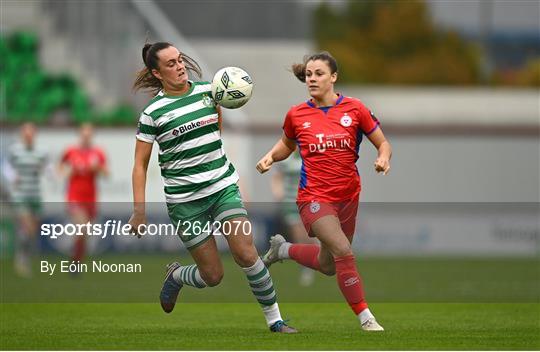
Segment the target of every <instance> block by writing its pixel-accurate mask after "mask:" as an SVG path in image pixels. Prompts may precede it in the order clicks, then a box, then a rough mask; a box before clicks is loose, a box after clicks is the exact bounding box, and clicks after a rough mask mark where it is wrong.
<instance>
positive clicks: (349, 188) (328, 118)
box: [283, 95, 379, 202]
mask: <svg viewBox="0 0 540 352" xmlns="http://www.w3.org/2000/svg"><path fill="white" fill-rule="evenodd" d="M378 125H379V121H378V120H377V118H376V117H375V115H373V113H372V112H371V111H370V110H369V109H368V108H366V107H365V106H364V104H362V103H361V102H360V101H359V100H358V99H354V98H350V97H344V96H343V95H340V96H339V98H338V99H337V101H336V104H335V105H334V106H331V107H322V108H317V107H316V106H315V105H314V104H313V103H312V102H311V101H307V102H305V103H302V104H299V105H296V106H293V107H292V108H291V109H290V110H289V112H288V113H287V116H286V117H285V122H284V124H283V131H284V132H285V135H286V136H287V137H288V138H290V139H294V140H295V141H296V143H297V145H298V147H299V148H300V155H301V156H302V169H301V174H300V183H299V186H298V198H297V200H298V201H300V202H306V201H312V200H316V201H326V202H337V201H343V200H347V199H351V198H353V197H355V196H356V195H357V194H358V193H359V192H360V175H359V174H358V169H357V167H356V160H358V151H359V148H360V143H361V142H362V136H363V135H369V134H370V133H372V132H373V131H375V130H376V129H377V127H378Z"/></svg>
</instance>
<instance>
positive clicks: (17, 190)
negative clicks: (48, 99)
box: [8, 122, 48, 277]
mask: <svg viewBox="0 0 540 352" xmlns="http://www.w3.org/2000/svg"><path fill="white" fill-rule="evenodd" d="M35 137H36V126H35V125H34V124H33V123H29V122H27V123H25V124H23V125H22V127H21V140H20V142H19V143H16V144H14V145H13V146H12V147H11V148H10V149H9V152H8V162H9V166H10V167H11V169H12V170H13V171H14V179H13V184H12V187H11V199H12V201H13V204H14V205H15V207H14V208H15V212H16V216H17V223H18V229H17V238H16V241H15V243H16V246H15V258H14V259H15V262H14V268H15V271H16V272H17V274H19V275H20V276H23V277H29V276H30V275H31V273H32V270H31V256H32V252H33V251H34V250H35V247H36V245H37V242H36V241H37V238H36V236H37V231H38V227H39V223H40V214H41V186H40V185H41V182H40V181H41V176H42V175H43V172H44V170H45V168H46V166H47V163H48V157H47V153H46V152H45V151H44V150H42V149H40V148H38V147H37V146H36V143H35V139H36V138H35Z"/></svg>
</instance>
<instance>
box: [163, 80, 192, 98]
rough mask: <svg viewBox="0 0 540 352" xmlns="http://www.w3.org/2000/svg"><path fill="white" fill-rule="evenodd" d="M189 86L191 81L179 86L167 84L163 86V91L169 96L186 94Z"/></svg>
mask: <svg viewBox="0 0 540 352" xmlns="http://www.w3.org/2000/svg"><path fill="white" fill-rule="evenodd" d="M189 88H191V83H189V82H188V83H186V84H185V85H183V86H180V87H171V86H167V87H163V93H164V94H165V95H169V96H179V95H184V94H186V92H187V91H188V90H189Z"/></svg>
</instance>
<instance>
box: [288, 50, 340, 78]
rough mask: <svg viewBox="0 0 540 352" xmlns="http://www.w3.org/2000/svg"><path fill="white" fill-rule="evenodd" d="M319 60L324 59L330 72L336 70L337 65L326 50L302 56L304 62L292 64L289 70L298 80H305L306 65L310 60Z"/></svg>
mask: <svg viewBox="0 0 540 352" xmlns="http://www.w3.org/2000/svg"><path fill="white" fill-rule="evenodd" d="M315 60H321V61H325V62H326V63H327V64H328V67H329V68H330V73H331V74H333V73H336V72H338V65H337V61H336V59H334V57H333V56H332V54H330V53H329V52H328V51H322V52H320V53H318V54H313V55H306V56H304V62H303V63H301V64H293V65H292V66H291V70H292V72H293V74H294V75H295V76H296V78H298V80H300V82H303V83H305V82H306V65H307V63H308V62H310V61H315Z"/></svg>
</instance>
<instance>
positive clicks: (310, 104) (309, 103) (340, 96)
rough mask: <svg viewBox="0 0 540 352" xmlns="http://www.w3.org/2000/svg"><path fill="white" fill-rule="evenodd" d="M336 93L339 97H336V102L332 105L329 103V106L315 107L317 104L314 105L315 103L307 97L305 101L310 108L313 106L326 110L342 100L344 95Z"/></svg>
mask: <svg viewBox="0 0 540 352" xmlns="http://www.w3.org/2000/svg"><path fill="white" fill-rule="evenodd" d="M338 95H339V97H338V98H337V100H336V103H335V104H334V105H330V106H319V107H317V106H315V104H314V103H313V102H312V101H311V99H309V100H308V101H306V103H307V104H308V105H309V106H311V107H312V108H315V109H321V110H322V111H324V112H327V111H328V109H330V108H331V107H334V106H336V105H338V104H339V103H341V101H342V100H343V98H344V95H343V94H340V93H338Z"/></svg>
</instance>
